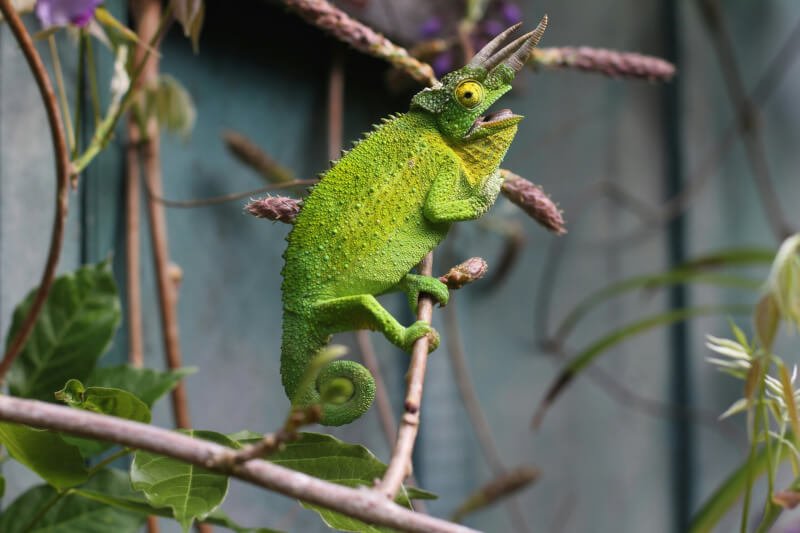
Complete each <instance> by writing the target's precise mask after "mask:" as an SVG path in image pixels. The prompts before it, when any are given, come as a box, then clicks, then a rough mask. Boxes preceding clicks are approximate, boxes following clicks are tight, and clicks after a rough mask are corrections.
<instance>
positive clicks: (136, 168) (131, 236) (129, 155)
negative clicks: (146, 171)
mask: <svg viewBox="0 0 800 533" xmlns="http://www.w3.org/2000/svg"><path fill="white" fill-rule="evenodd" d="M125 152H126V154H125V157H126V161H125V296H126V300H127V318H128V361H129V362H130V364H131V365H132V366H134V367H137V368H141V367H143V366H144V349H143V346H144V333H143V331H142V283H141V273H140V267H141V253H140V252H141V240H140V231H139V230H140V226H141V216H140V198H141V196H140V194H139V187H140V185H141V167H140V164H139V128H138V127H136V124H135V121H134V120H133V118H132V117H129V119H128V145H127V147H126V149H125Z"/></svg>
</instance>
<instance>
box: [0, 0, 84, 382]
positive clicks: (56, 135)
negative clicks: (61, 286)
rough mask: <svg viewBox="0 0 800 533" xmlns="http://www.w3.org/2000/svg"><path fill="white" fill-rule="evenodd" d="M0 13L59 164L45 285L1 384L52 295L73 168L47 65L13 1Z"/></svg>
mask: <svg viewBox="0 0 800 533" xmlns="http://www.w3.org/2000/svg"><path fill="white" fill-rule="evenodd" d="M0 12H2V14H3V16H4V17H5V19H6V21H7V22H8V25H9V27H10V28H11V31H12V33H13V34H14V37H15V38H16V40H17V43H18V44H19V47H20V48H21V49H22V52H23V54H24V55H25V59H26V60H27V61H28V66H29V67H30V69H31V71H32V72H33V77H34V79H35V80H36V85H37V86H38V87H39V92H40V93H41V97H42V103H43V104H44V107H45V111H46V112H47V121H48V124H49V125H50V136H51V138H52V143H53V151H54V152H55V164H56V206H55V216H54V218H53V229H52V233H51V235H50V250H49V252H48V254H47V262H46V263H45V267H44V272H43V273H42V278H41V281H40V282H39V289H38V290H37V291H36V296H35V297H34V299H33V303H32V304H31V307H30V310H29V311H28V315H27V316H26V317H25V319H24V320H23V322H22V325H21V326H20V328H19V331H18V332H17V334H16V336H15V337H14V338H13V339H12V340H11V342H10V343H9V344H8V348H7V349H6V352H5V355H3V360H2V361H0V382H2V380H3V379H4V377H5V375H6V373H7V372H8V369H9V368H10V367H11V365H12V363H13V362H14V360H15V359H16V357H17V356H18V355H19V353H20V351H21V350H22V348H23V346H24V345H25V342H26V341H27V340H28V337H29V336H30V334H31V332H32V331H33V327H34V326H35V325H36V320H37V319H38V318H39V313H41V311H42V307H43V306H44V303H45V301H46V300H47V296H48V294H50V288H51V287H52V285H53V278H54V277H55V272H56V267H57V266H58V258H59V256H60V255H61V247H62V245H63V240H64V226H65V224H66V219H67V207H68V203H69V174H70V165H69V152H68V151H67V141H66V139H65V137H64V130H63V124H62V122H61V115H60V113H59V111H58V103H57V101H56V95H55V93H54V92H53V86H52V84H51V83H50V78H49V77H48V75H47V70H46V69H45V67H44V64H42V59H41V58H40V57H39V53H38V52H37V51H36V47H35V46H34V44H33V41H32V40H31V36H30V34H29V33H28V30H27V29H26V28H25V26H24V24H22V21H21V20H20V18H19V15H17V13H16V11H15V10H14V8H13V6H12V5H11V3H10V1H9V0H0Z"/></svg>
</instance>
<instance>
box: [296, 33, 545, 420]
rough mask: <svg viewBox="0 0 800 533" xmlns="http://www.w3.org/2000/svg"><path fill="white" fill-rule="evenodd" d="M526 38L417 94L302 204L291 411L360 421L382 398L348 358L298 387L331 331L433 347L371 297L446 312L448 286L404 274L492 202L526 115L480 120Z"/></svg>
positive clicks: (426, 331) (420, 325)
mask: <svg viewBox="0 0 800 533" xmlns="http://www.w3.org/2000/svg"><path fill="white" fill-rule="evenodd" d="M542 31H543V30H542ZM540 35H541V32H539V34H538V36H540ZM528 37H529V38H528V40H525V41H524V42H522V44H521V46H520V45H519V43H517V45H516V48H514V49H513V50H511V52H504V53H505V54H506V56H505V57H500V58H499V59H498V56H497V55H495V56H493V58H492V59H494V62H492V61H491V60H485V61H484V62H485V63H488V64H489V65H490V67H491V68H484V63H482V64H479V65H473V64H472V63H471V64H470V65H468V66H466V67H463V68H462V69H460V70H458V71H455V72H452V73H450V74H448V75H447V76H445V77H444V78H443V79H442V85H441V86H439V87H435V88H433V89H426V90H424V91H422V92H420V93H419V94H417V96H415V97H414V99H413V100H412V105H411V110H410V111H409V112H408V113H406V114H404V115H398V116H395V117H392V118H390V119H389V120H385V121H384V123H383V124H382V125H380V126H378V127H376V129H375V130H374V131H373V132H371V133H370V134H369V135H368V136H367V137H366V138H364V139H363V140H362V141H361V142H359V143H357V144H356V146H355V147H354V148H353V149H352V150H351V151H350V152H349V153H347V154H346V155H344V156H343V157H342V159H340V160H339V161H338V162H337V163H336V164H335V165H334V166H333V167H332V168H331V170H329V171H328V172H327V173H325V175H324V176H323V177H322V180H321V181H320V183H319V185H317V186H316V187H315V188H314V189H313V191H312V193H311V195H310V196H309V197H308V198H307V199H305V200H304V202H303V208H302V210H301V211H300V213H299V215H298V216H297V219H296V222H295V225H294V228H293V229H292V231H291V233H290V234H289V236H288V237H287V241H288V243H289V244H288V247H287V248H286V252H285V254H284V259H285V266H284V268H283V272H282V274H283V286H282V289H283V307H284V316H283V342H282V347H281V354H282V355H281V376H282V381H283V386H284V388H285V389H286V394H287V396H288V397H289V398H290V399H291V400H292V402H293V404H294V405H309V404H314V403H321V404H322V420H321V422H322V423H323V424H326V425H342V424H347V423H349V422H351V421H353V420H355V419H356V418H358V417H359V416H361V414H363V413H364V412H365V411H366V410H367V409H368V408H369V406H370V405H371V403H372V399H373V398H374V395H375V384H374V380H373V379H372V376H371V375H370V374H369V372H368V371H367V370H366V369H365V368H364V367H362V366H361V365H359V364H357V363H355V362H352V361H334V362H332V363H329V364H328V365H327V366H326V367H325V368H323V369H322V371H321V372H320V373H319V376H318V377H317V380H316V386H311V387H309V388H308V390H298V389H299V387H300V381H301V379H302V377H303V375H304V374H305V372H306V369H307V368H308V365H309V363H310V361H311V360H312V359H313V358H314V357H315V355H316V354H317V352H318V351H319V350H320V348H322V347H323V346H324V345H325V344H326V343H327V342H328V340H329V338H330V336H331V334H333V333H336V332H340V331H349V330H356V329H371V330H376V331H379V332H381V333H383V335H384V336H385V337H386V339H387V340H389V341H390V342H391V343H393V344H394V345H396V346H398V347H399V348H401V349H403V350H405V351H410V350H411V346H412V345H413V343H414V341H415V340H416V339H418V338H419V337H421V336H424V335H430V336H431V337H432V340H433V342H432V349H435V347H436V346H437V345H438V335H437V334H436V332H435V331H434V330H433V329H432V328H431V327H430V326H429V325H428V324H426V323H424V322H416V323H414V324H412V325H411V326H409V327H404V326H402V325H401V324H400V323H398V321H397V320H396V319H395V318H394V317H393V316H392V315H390V314H389V313H388V312H387V311H386V310H385V309H384V308H383V307H382V306H381V305H380V304H379V303H378V301H377V300H376V299H375V296H377V295H380V294H385V293H389V292H394V291H402V292H404V293H405V294H406V296H407V298H408V301H409V305H411V307H412V309H415V308H416V303H417V299H418V297H419V293H420V292H425V293H428V294H431V295H433V296H434V298H436V299H437V300H438V301H439V303H440V304H441V305H445V304H446V303H447V299H448V291H447V287H446V286H445V285H444V284H443V283H441V282H440V281H439V280H437V279H435V278H432V277H426V276H419V275H415V274H410V273H409V272H410V270H411V269H412V268H413V267H414V266H415V265H416V264H417V263H418V262H419V261H420V260H421V259H422V258H423V257H424V256H425V255H426V254H427V253H428V252H430V251H431V250H432V249H433V248H435V247H436V246H437V245H438V244H439V242H440V241H441V240H442V239H443V238H444V237H445V236H446V235H447V232H448V230H449V228H450V226H451V224H452V223H453V222H457V221H461V220H471V219H475V218H478V217H480V216H481V215H482V214H483V213H485V212H486V211H487V210H488V209H489V208H490V207H491V205H492V204H493V203H494V201H495V199H496V198H497V195H498V193H499V191H500V186H501V185H502V178H501V177H500V174H499V172H498V167H499V165H500V162H501V161H502V159H503V157H504V155H505V153H506V150H507V149H508V147H509V145H510V144H511V141H512V140H513V139H514V135H515V134H516V131H517V126H516V124H517V123H518V122H519V121H520V120H521V119H522V117H519V116H517V115H512V114H510V112H508V113H504V114H501V115H499V116H498V117H497V118H496V119H494V120H492V119H490V120H485V121H484V120H480V119H479V118H478V117H480V115H481V113H483V112H484V111H485V110H486V109H487V108H488V107H489V106H490V105H491V104H492V103H493V102H494V101H495V100H497V99H498V98H499V97H500V96H501V95H502V94H503V93H505V92H506V91H508V89H509V88H510V82H511V80H512V79H513V77H514V73H515V70H518V67H519V65H517V64H515V63H513V62H511V59H509V58H508V57H509V55H511V54H512V53H514V52H515V51H516V50H517V48H520V47H524V46H527V48H526V50H523V51H522V52H525V53H529V51H530V49H531V48H532V47H533V45H535V42H534V43H533V45H530V41H532V40H533V37H530V35H529V36H528ZM534 37H536V40H538V37H537V36H534ZM521 41H522V40H521ZM490 45H491V43H490ZM494 46H495V47H496V46H497V45H496V44H495V45H494ZM488 47H489V45H487V48H488ZM490 52H491V50H490ZM522 52H517V54H521V53H522ZM476 57H478V56H476ZM503 60H505V61H504V62H501V61H503ZM474 61H475V60H474ZM487 70H488V72H487ZM473 82H474V83H475V84H477V85H472V84H471V83H473ZM465 93H468V94H466V95H465ZM476 95H478V96H480V98H478V96H476ZM476 100H477V103H476ZM330 392H333V394H329V393H330ZM321 395H325V396H326V397H328V401H327V402H322V400H321Z"/></svg>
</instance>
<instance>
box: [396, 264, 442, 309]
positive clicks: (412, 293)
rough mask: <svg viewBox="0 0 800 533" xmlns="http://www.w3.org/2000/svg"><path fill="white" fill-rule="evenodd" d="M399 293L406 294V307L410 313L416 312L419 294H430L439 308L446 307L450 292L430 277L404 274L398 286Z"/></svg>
mask: <svg viewBox="0 0 800 533" xmlns="http://www.w3.org/2000/svg"><path fill="white" fill-rule="evenodd" d="M398 287H399V288H400V290H401V291H403V292H404V293H406V298H408V305H409V306H410V307H411V312H412V313H416V312H417V305H418V304H419V294H420V293H421V292H424V293H426V294H430V295H431V296H432V297H433V299H434V300H436V301H437V302H439V306H440V307H444V306H445V305H447V302H448V301H449V300H450V290H449V289H448V288H447V285H445V284H444V283H442V282H441V281H439V280H438V279H436V278H434V277H431V276H420V275H419V274H406V275H405V276H404V277H403V279H402V281H400V283H399V284H398Z"/></svg>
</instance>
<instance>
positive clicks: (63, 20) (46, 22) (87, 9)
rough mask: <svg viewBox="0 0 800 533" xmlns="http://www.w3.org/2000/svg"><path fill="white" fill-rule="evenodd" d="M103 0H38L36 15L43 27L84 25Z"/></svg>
mask: <svg viewBox="0 0 800 533" xmlns="http://www.w3.org/2000/svg"><path fill="white" fill-rule="evenodd" d="M102 3H103V0H38V1H37V2H36V16H37V17H39V21H40V22H41V23H42V25H43V26H44V27H45V28H49V27H50V26H66V25H68V24H72V25H74V26H80V27H83V26H86V25H87V24H88V23H89V21H90V20H92V17H93V16H94V10H95V9H97V6H99V5H100V4H102Z"/></svg>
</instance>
